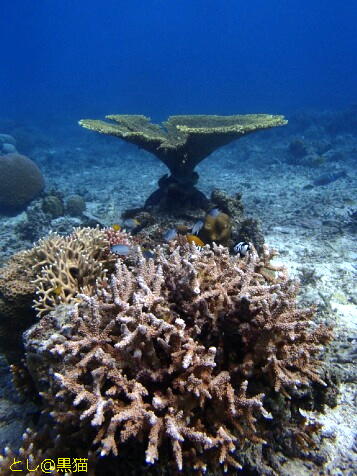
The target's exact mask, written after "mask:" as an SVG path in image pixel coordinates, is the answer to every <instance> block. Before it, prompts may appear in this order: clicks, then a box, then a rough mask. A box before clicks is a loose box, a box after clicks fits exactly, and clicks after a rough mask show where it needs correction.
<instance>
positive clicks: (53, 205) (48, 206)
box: [42, 194, 64, 218]
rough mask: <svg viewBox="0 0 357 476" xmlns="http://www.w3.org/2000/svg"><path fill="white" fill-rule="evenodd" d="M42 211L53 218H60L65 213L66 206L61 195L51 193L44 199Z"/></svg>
mask: <svg viewBox="0 0 357 476" xmlns="http://www.w3.org/2000/svg"><path fill="white" fill-rule="evenodd" d="M42 211H43V212H44V213H46V214H47V215H50V216H51V218H58V217H61V216H63V215H64V206H63V201H62V199H61V197H59V196H57V195H54V194H49V195H46V196H45V197H44V198H43V200H42Z"/></svg>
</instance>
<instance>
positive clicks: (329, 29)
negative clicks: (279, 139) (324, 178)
mask: <svg viewBox="0 0 357 476" xmlns="http://www.w3.org/2000/svg"><path fill="white" fill-rule="evenodd" d="M356 24H357V2H356V1H353V0H344V1H343V2H337V1H332V0H301V1H287V0H285V1H284V0H270V1H266V0H250V1H248V2H247V1H242V0H130V1H127V0H126V1H123V0H102V1H100V2H98V1H97V0H57V1H55V0H2V1H1V14H0V51H1V55H0V61H1V65H0V115H1V117H7V118H11V119H13V118H21V119H28V118H36V119H41V120H46V119H48V120H51V121H53V120H55V119H56V118H57V119H59V120H61V119H67V118H71V120H74V119H75V118H77V117H86V116H93V117H96V116H100V115H103V114H104V113H110V112H116V113H143V114H148V115H150V116H151V117H153V118H156V119H163V118H164V117H165V116H167V115H168V114H180V113H216V114H229V113H242V112H243V113H244V112H258V111H259V112H272V113H274V112H282V113H287V112H290V111H292V110H296V109H302V108H317V109H331V108H340V107H345V106H348V105H350V104H353V103H354V102H356V101H357V84H356V83H357V79H356V78H357V58H356V52H357V35H356V31H355V26H356Z"/></svg>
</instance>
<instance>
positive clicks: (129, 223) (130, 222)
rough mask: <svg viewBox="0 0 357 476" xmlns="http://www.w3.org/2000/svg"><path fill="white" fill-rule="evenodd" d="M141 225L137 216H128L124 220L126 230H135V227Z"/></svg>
mask: <svg viewBox="0 0 357 476" xmlns="http://www.w3.org/2000/svg"><path fill="white" fill-rule="evenodd" d="M139 225H140V222H139V220H137V219H136V218H127V219H126V220H124V221H123V228H125V229H126V230H134V228H137V227H138V226H139Z"/></svg>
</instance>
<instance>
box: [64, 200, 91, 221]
mask: <svg viewBox="0 0 357 476" xmlns="http://www.w3.org/2000/svg"><path fill="white" fill-rule="evenodd" d="M85 209H86V202H85V201H84V199H83V197H81V196H80V195H71V196H70V197H68V198H67V200H66V213H68V214H69V215H71V216H74V217H80V216H82V214H83V212H84V210H85Z"/></svg>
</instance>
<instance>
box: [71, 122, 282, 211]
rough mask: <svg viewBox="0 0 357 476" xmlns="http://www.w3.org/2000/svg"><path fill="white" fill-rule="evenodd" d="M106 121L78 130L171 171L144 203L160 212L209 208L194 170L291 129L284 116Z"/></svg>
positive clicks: (85, 123) (90, 123)
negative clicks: (244, 143) (222, 151)
mask: <svg viewBox="0 0 357 476" xmlns="http://www.w3.org/2000/svg"><path fill="white" fill-rule="evenodd" d="M106 119H109V120H110V121H111V122H108V121H100V120H93V119H82V120H80V121H79V125H80V126H82V127H84V128H86V129H89V130H93V131H96V132H99V133H101V134H106V135H111V136H115V137H119V138H120V139H123V140H125V141H127V142H131V143H132V144H135V145H137V146H139V147H140V148H142V149H145V150H147V151H148V152H151V153H152V154H154V155H155V156H156V157H157V158H158V159H159V160H161V161H162V162H163V163H164V164H165V165H166V166H167V167H168V169H169V171H170V174H171V175H170V176H169V177H168V176H167V175H164V176H163V177H161V179H160V180H159V183H158V184H159V189H158V190H157V191H155V192H154V193H153V194H152V195H151V196H150V197H149V198H148V199H147V200H146V203H145V206H146V207H149V208H150V207H156V206H159V208H160V209H170V210H172V209H178V208H180V207H182V208H186V207H193V208H197V207H198V208H203V209H204V208H206V207H207V198H206V197H205V196H204V194H203V193H202V192H200V191H199V190H197V189H196V188H195V187H194V185H195V184H196V183H197V181H198V174H197V172H195V167H196V166H197V165H198V164H199V163H200V162H201V161H202V160H203V159H205V158H206V157H207V156H208V155H210V154H211V153H212V152H213V151H215V150H216V149H218V148H219V147H222V146H224V145H226V144H229V143H230V142H232V141H234V140H236V139H239V138H240V137H242V136H244V135H247V134H250V133H252V132H255V131H258V130H262V129H269V128H272V127H277V126H282V125H285V124H287V121H286V120H285V119H284V116H278V115H275V116H274V115H271V114H245V115H234V116H216V115H181V116H170V117H169V118H168V119H167V121H165V122H163V123H162V124H153V123H151V122H150V118H148V117H146V116H143V115H118V114H116V115H109V116H106Z"/></svg>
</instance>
